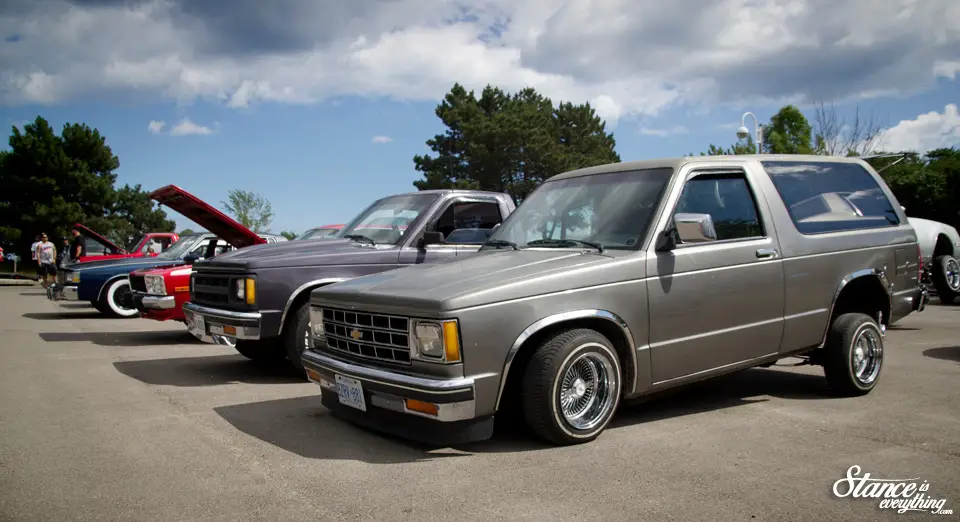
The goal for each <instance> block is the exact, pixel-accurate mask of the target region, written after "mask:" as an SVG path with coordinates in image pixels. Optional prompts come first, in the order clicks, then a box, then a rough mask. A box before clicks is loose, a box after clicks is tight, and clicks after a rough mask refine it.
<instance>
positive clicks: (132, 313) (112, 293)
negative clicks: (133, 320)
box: [100, 278, 140, 318]
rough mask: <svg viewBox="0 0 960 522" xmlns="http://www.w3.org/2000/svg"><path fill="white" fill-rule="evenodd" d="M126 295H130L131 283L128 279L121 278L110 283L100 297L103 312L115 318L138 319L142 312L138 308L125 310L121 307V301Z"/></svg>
mask: <svg viewBox="0 0 960 522" xmlns="http://www.w3.org/2000/svg"><path fill="white" fill-rule="evenodd" d="M126 293H130V281H129V280H128V279H126V278H120V279H116V280H114V281H112V282H110V283H109V284H108V285H107V287H106V288H105V289H104V290H103V295H102V296H101V297H100V303H101V304H100V307H101V308H102V311H105V312H106V314H107V315H110V316H113V317H122V318H129V317H138V316H139V315H140V312H139V311H138V310H137V309H136V308H124V307H123V306H121V305H120V302H121V299H123V295H124V294H126Z"/></svg>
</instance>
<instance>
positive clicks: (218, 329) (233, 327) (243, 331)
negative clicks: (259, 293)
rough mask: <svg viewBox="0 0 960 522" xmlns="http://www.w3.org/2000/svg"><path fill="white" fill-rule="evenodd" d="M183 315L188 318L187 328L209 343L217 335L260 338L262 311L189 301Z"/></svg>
mask: <svg viewBox="0 0 960 522" xmlns="http://www.w3.org/2000/svg"><path fill="white" fill-rule="evenodd" d="M183 315H184V317H185V318H186V320H187V330H188V331H189V332H190V333H191V334H192V335H193V336H194V337H196V338H197V339H200V340H201V341H204V342H207V343H209V342H210V340H211V339H213V338H215V337H217V336H222V337H228V338H231V339H250V340H256V339H259V338H260V318H261V316H260V312H234V311H231V310H220V309H218V308H209V307H206V306H201V305H198V304H194V303H189V302H188V303H184V304H183ZM218 344H220V343H218Z"/></svg>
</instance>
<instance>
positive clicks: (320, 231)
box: [296, 225, 343, 241]
mask: <svg viewBox="0 0 960 522" xmlns="http://www.w3.org/2000/svg"><path fill="white" fill-rule="evenodd" d="M341 228H343V225H323V226H322V227H316V228H311V229H310V230H307V231H306V232H304V233H303V234H300V235H299V236H297V239H296V240H297V241H303V240H306V239H324V238H328V237H333V236H335V235H336V234H337V232H339V231H340V229H341Z"/></svg>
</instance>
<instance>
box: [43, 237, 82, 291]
mask: <svg viewBox="0 0 960 522" xmlns="http://www.w3.org/2000/svg"><path fill="white" fill-rule="evenodd" d="M70 234H71V235H72V236H73V240H72V241H71V240H70V239H69V238H66V237H65V238H63V247H62V248H61V250H60V252H61V254H60V255H57V247H56V246H55V245H54V244H53V243H52V242H51V241H50V239H49V238H48V237H47V234H46V233H43V234H40V235H39V236H37V237H36V240H35V241H34V243H33V244H32V245H30V257H31V258H32V259H33V260H34V262H36V263H37V275H38V276H40V278H41V280H42V284H43V287H44V288H47V287H48V286H50V283H52V282H53V281H55V280H56V277H57V267H59V266H60V265H61V264H63V260H64V258H69V259H70V260H71V261H76V260H77V259H79V258H80V257H82V256H84V255H86V254H87V245H86V242H85V241H84V240H83V237H82V236H81V235H80V231H79V230H77V229H75V228H73V229H70ZM48 278H50V279H48Z"/></svg>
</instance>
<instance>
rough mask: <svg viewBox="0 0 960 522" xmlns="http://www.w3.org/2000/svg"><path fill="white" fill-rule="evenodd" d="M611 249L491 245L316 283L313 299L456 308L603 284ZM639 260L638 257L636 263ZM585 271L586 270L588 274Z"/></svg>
mask: <svg viewBox="0 0 960 522" xmlns="http://www.w3.org/2000/svg"><path fill="white" fill-rule="evenodd" d="M623 254H630V259H636V255H637V253H635V252H630V253H627V252H623V253H619V254H618V253H614V254H612V255H606V253H604V254H598V253H596V252H586V251H577V250H521V251H512V250H491V251H484V252H479V253H477V254H475V255H473V256H470V257H465V258H461V259H456V260H453V261H449V262H444V263H436V264H422V265H414V266H409V267H406V268H401V269H399V270H390V271H386V272H381V273H378V274H373V275H368V276H364V277H358V278H356V279H350V280H347V281H344V282H341V283H336V284H333V285H329V286H326V287H323V288H320V289H317V290H315V291H314V292H313V294H312V300H313V301H315V302H316V301H323V300H324V299H331V300H334V301H340V302H347V303H358V304H361V307H362V306H363V304H369V305H373V306H374V307H375V306H377V305H378V304H382V305H388V306H401V307H402V306H409V307H412V308H418V309H424V310H457V309H460V308H466V307H471V306H479V305H483V304H489V303H494V302H500V301H505V300H510V299H518V298H523V297H529V296H533V295H539V294H544V293H550V292H556V291H561V290H566V289H569V288H571V277H572V276H574V273H575V272H576V277H578V278H580V279H579V281H578V283H577V285H576V286H578V287H581V286H590V285H595V284H603V283H605V282H611V281H607V280H606V279H608V278H612V277H614V276H615V274H613V273H612V272H613V271H610V270H604V268H606V267H607V266H608V265H610V264H611V263H617V262H621V260H622V259H623V257H625V256H623ZM640 266H642V263H641V264H640ZM587 274H589V275H587Z"/></svg>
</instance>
